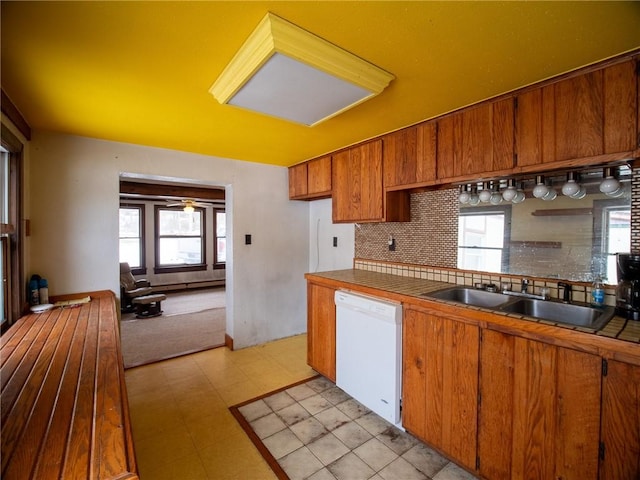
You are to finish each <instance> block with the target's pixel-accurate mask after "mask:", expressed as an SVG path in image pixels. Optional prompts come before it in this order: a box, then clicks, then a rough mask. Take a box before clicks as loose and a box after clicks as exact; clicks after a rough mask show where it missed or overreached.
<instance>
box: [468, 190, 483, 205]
mask: <svg viewBox="0 0 640 480" xmlns="http://www.w3.org/2000/svg"><path fill="white" fill-rule="evenodd" d="M479 203H480V196H479V195H478V194H477V193H472V194H471V196H470V197H469V205H473V206H476V205H478V204H479Z"/></svg>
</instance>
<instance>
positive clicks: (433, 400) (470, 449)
mask: <svg viewBox="0 0 640 480" xmlns="http://www.w3.org/2000/svg"><path fill="white" fill-rule="evenodd" d="M402 338H403V354H402V355H403V360H402V363H403V368H402V379H403V385H402V392H403V394H402V424H403V426H404V427H405V428H406V429H407V430H408V431H410V432H411V433H413V434H414V435H415V436H417V437H418V438H420V439H422V440H424V441H425V442H426V443H428V444H430V445H431V446H433V447H435V448H437V449H438V450H440V451H442V452H444V453H445V454H446V455H448V456H449V457H451V458H452V459H455V461H456V462H458V463H460V464H461V465H463V466H465V467H467V468H469V469H470V470H474V469H475V465H476V438H477V418H478V417H477V411H478V404H477V402H478V400H477V399H478V349H479V328H478V327H477V326H475V325H470V324H466V323H463V322H458V321H455V320H451V319H448V318H446V317H442V316H439V315H434V314H430V313H426V312H422V311H418V310H412V309H405V311H404V319H403V334H402ZM500 445H501V444H500ZM494 447H495V446H494Z"/></svg>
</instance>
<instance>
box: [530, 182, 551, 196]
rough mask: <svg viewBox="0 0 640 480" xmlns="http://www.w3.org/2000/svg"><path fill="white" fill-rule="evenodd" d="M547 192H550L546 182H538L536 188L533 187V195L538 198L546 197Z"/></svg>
mask: <svg viewBox="0 0 640 480" xmlns="http://www.w3.org/2000/svg"><path fill="white" fill-rule="evenodd" d="M547 193H549V187H547V186H546V185H545V184H544V182H541V183H538V184H537V185H536V186H535V187H534V188H533V196H534V197H536V198H542V197H544V196H545V195H546V194H547Z"/></svg>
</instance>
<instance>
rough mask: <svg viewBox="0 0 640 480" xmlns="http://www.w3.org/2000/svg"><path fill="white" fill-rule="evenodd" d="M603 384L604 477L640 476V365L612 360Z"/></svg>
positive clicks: (629, 479) (619, 479)
mask: <svg viewBox="0 0 640 480" xmlns="http://www.w3.org/2000/svg"><path fill="white" fill-rule="evenodd" d="M603 378H604V380H603V388H602V438H601V440H602V443H603V445H604V457H603V458H602V460H601V464H600V479H601V480H637V479H638V478H640V367H637V366H633V365H629V364H626V363H622V362H616V361H612V360H609V361H608V368H607V375H605V376H604V377H603Z"/></svg>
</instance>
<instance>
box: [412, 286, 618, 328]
mask: <svg viewBox="0 0 640 480" xmlns="http://www.w3.org/2000/svg"><path fill="white" fill-rule="evenodd" d="M421 296H423V297H428V298H434V299H438V300H448V301H451V302H456V303H460V304H463V305H473V306H475V307H483V308H488V309H491V310H495V311H496V312H503V313H518V314H520V315H527V316H529V317H534V318H537V319H540V320H548V321H550V322H555V323H558V324H563V325H569V326H576V327H586V328H592V329H594V330H600V329H602V327H604V326H605V325H606V324H607V322H608V321H609V320H611V318H613V316H614V314H615V308H614V307H604V308H592V307H589V306H588V305H578V304H568V303H560V302H558V301H552V300H537V299H533V298H522V297H512V296H507V295H504V294H502V293H494V292H487V291H485V290H478V289H475V288H470V287H462V286H456V287H450V288H445V289H443V290H437V291H435V292H430V293H423V294H422V295H421Z"/></svg>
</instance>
